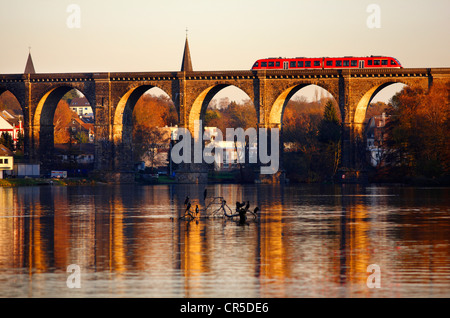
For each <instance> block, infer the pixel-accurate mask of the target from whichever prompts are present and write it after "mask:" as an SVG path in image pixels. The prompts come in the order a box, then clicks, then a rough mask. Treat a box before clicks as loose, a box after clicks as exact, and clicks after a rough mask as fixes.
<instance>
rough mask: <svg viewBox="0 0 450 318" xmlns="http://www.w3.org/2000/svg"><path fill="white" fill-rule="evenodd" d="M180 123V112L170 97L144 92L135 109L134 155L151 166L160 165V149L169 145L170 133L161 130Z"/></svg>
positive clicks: (136, 158)
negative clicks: (178, 112)
mask: <svg viewBox="0 0 450 318" xmlns="http://www.w3.org/2000/svg"><path fill="white" fill-rule="evenodd" d="M177 123H178V114H177V112H176V109H175V106H174V105H173V103H172V101H171V100H170V98H169V97H167V96H164V95H161V96H154V95H150V94H144V95H143V96H142V97H141V98H140V99H139V100H138V102H137V103H136V105H135V107H134V110H133V151H134V152H133V156H134V158H135V160H137V161H145V162H147V163H148V164H149V165H150V166H152V167H153V166H156V165H160V164H161V162H160V161H159V159H158V153H159V151H158V149H159V148H165V147H167V148H168V147H169V142H170V135H168V134H167V133H164V131H162V130H161V128H162V127H165V126H169V127H170V126H174V125H176V124H177Z"/></svg>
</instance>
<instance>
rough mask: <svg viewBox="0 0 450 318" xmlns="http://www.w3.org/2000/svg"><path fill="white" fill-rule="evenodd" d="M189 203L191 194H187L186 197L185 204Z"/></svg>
mask: <svg viewBox="0 0 450 318" xmlns="http://www.w3.org/2000/svg"><path fill="white" fill-rule="evenodd" d="M188 203H189V196H186V199H185V200H184V205H186V204H188Z"/></svg>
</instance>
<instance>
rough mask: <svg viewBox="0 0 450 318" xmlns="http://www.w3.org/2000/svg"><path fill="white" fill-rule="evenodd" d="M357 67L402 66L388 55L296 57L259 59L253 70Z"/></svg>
mask: <svg viewBox="0 0 450 318" xmlns="http://www.w3.org/2000/svg"><path fill="white" fill-rule="evenodd" d="M355 68H402V65H401V64H400V62H399V61H398V60H397V59H396V58H393V57H388V56H369V57H354V56H345V57H317V58H308V57H296V58H281V57H279V58H275V57H274V58H267V59H261V60H257V61H256V62H255V64H253V67H252V70H304V69H355Z"/></svg>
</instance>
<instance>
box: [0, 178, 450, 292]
mask: <svg viewBox="0 0 450 318" xmlns="http://www.w3.org/2000/svg"><path fill="white" fill-rule="evenodd" d="M203 190H204V187H203V186H198V187H197V186H179V185H177V186H165V185H162V186H96V187H56V186H55V187H23V188H0V297H169V298H173V297H177V298H178V297H233V298H234V297H252V298H260V297H261V298H262V297H283V298H285V297H449V296H450V189H429V188H402V187H397V188H396V187H360V186H348V185H345V186H317V185H314V186H294V185H290V186H278V185H277V186H272V185H246V186H240V185H209V186H208V197H209V198H211V197H213V196H223V197H224V198H225V199H226V200H227V202H230V203H229V205H230V207H233V206H234V204H235V202H236V201H243V200H245V201H247V200H248V201H250V203H251V209H253V207H255V206H259V207H260V208H261V211H260V217H259V218H258V219H257V220H249V221H248V223H247V225H244V226H242V225H239V224H238V222H236V221H233V220H224V219H221V218H215V219H200V220H199V221H198V222H197V221H192V222H188V221H179V220H178V219H177V218H178V216H180V215H182V214H183V212H184V205H183V203H184V199H185V196H186V195H189V196H190V197H191V200H192V202H193V205H194V207H195V205H196V204H199V206H200V208H204V201H203ZM207 201H208V198H207ZM70 264H77V265H79V266H80V268H81V288H79V289H70V288H68V287H67V284H66V281H67V278H68V277H69V275H70V273H67V271H66V270H67V266H68V265H70ZM370 264H377V265H379V266H380V270H381V288H379V289H370V288H368V287H367V284H366V281H367V278H368V276H369V275H370V273H368V272H367V266H368V265H370Z"/></svg>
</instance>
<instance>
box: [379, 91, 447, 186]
mask: <svg viewBox="0 0 450 318" xmlns="http://www.w3.org/2000/svg"><path fill="white" fill-rule="evenodd" d="M449 91H450V84H449V83H447V84H441V83H435V84H433V86H432V87H431V89H430V90H429V91H425V90H423V89H421V88H411V87H405V88H404V89H403V90H402V91H401V92H400V93H398V94H396V95H395V96H394V97H393V98H392V102H391V105H390V106H389V108H388V115H389V116H390V117H389V122H388V124H387V126H386V130H387V146H388V148H389V150H390V152H389V156H388V158H387V162H388V164H389V165H390V167H391V168H395V169H397V170H398V169H400V170H401V171H402V173H403V174H406V175H409V176H425V177H428V178H436V177H440V176H442V175H445V174H447V175H448V174H449V172H450V171H449V166H450V161H449V159H450V158H449V157H450V155H449V148H450V143H449V141H448V136H449V133H450V128H449V127H450V125H449V115H450V114H449V112H450V110H449Z"/></svg>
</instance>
